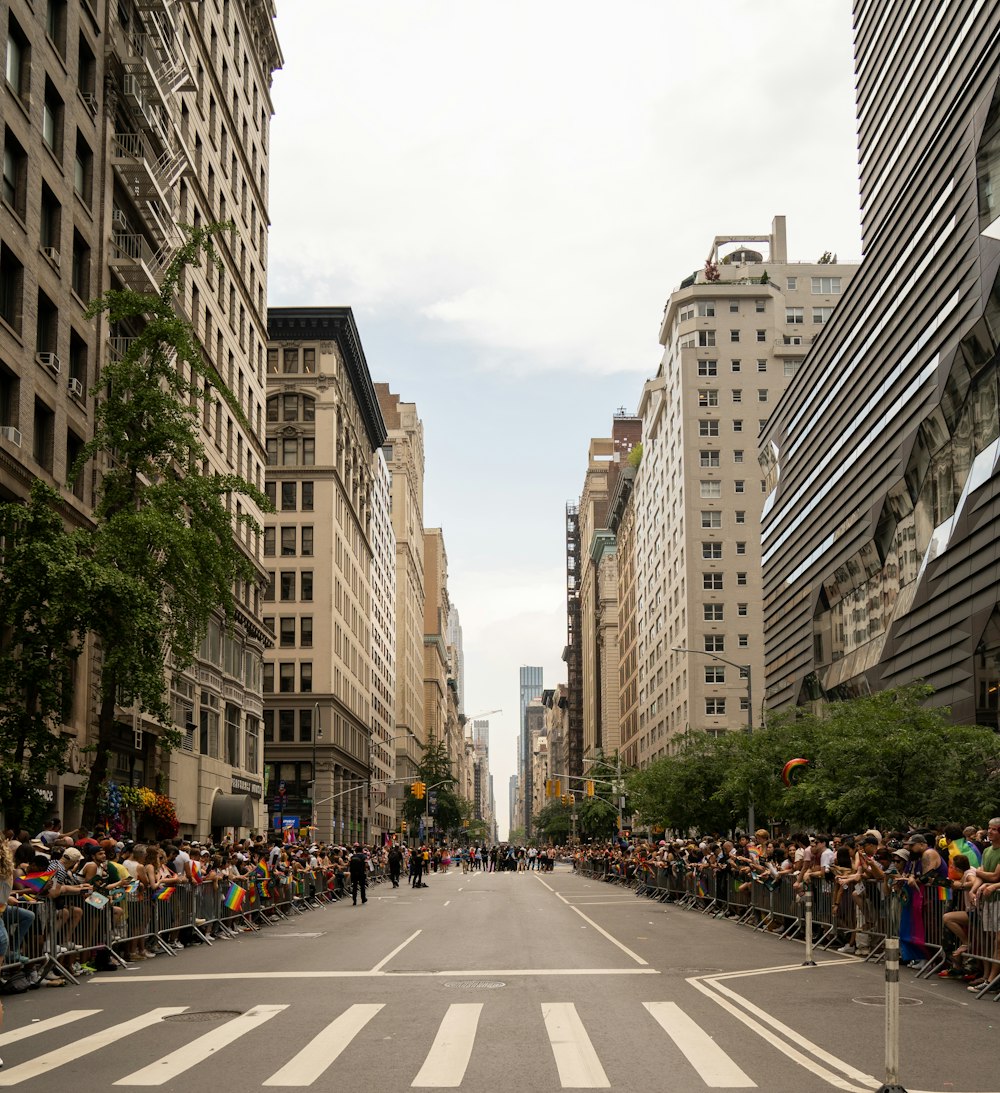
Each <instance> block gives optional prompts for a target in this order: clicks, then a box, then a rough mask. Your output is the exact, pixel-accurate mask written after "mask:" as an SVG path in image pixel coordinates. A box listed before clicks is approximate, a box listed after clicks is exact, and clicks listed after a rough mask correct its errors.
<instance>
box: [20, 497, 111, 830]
mask: <svg viewBox="0 0 1000 1093" xmlns="http://www.w3.org/2000/svg"><path fill="white" fill-rule="evenodd" d="M85 544H86V536H85V533H84V532H81V531H72V530H69V529H68V528H67V527H66V525H65V523H64V521H63V518H62V516H61V515H60V498H59V494H58V493H57V492H56V491H55V490H54V489H52V488H51V486H48V485H45V484H44V483H42V482H40V481H36V482H35V483H34V484H33V485H32V488H31V495H30V497H29V499H28V500H27V501H23V502H22V501H9V502H6V503H3V504H0V635H2V638H0V800H2V801H3V803H4V815H5V819H6V823H7V824H8V825H9V826H11V827H13V828H14V829H15V830H17V829H18V828H20V827H31V828H32V829H34V825H36V824H37V823H39V822H40V821H41V819H42V813H43V812H44V811H45V810H49V811H51V806H50V805H48V804H47V802H46V801H45V799H44V797H43V795H42V793H41V788H42V787H43V786H45V785H46V784H47V783H48V781H49V775H50V774H60V773H62V772H63V771H64V770H65V769H66V748H67V741H66V738H65V737H64V736H63V735H62V734H61V733H60V731H59V727H60V725H62V724H65V723H66V722H68V721H69V719H70V715H71V704H72V700H73V690H74V688H73V684H74V680H75V674H76V667H77V660H78V658H79V656H80V654H81V652H82V651H83V648H84V640H85V637H86V633H87V629H88V611H89V608H90V603H91V600H92V597H93V596H94V594H95V593H96V592H97V591H98V585H97V580H96V578H97V574H96V572H95V566H94V565H93V563H92V562H91V560H90V559H89V557H88V555H87V552H86V550H85Z"/></svg>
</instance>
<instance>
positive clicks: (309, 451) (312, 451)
mask: <svg viewBox="0 0 1000 1093" xmlns="http://www.w3.org/2000/svg"><path fill="white" fill-rule="evenodd" d="M315 463H316V438H315V437H311V436H304V437H303V438H302V466H303V467H312V466H314V465H315Z"/></svg>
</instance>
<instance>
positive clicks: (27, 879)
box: [19, 869, 56, 893]
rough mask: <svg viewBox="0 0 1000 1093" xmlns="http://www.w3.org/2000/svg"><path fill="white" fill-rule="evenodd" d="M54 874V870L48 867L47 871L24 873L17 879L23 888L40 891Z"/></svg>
mask: <svg viewBox="0 0 1000 1093" xmlns="http://www.w3.org/2000/svg"><path fill="white" fill-rule="evenodd" d="M55 875H56V871H55V870H54V869H50V870H49V871H48V872H47V873H25V874H24V876H23V877H20V878H19V879H20V881H21V883H22V884H23V885H24V887H25V888H28V889H30V890H31V891H32V892H36V893H40V892H41V891H42V890H43V889H44V888H45V886H46V885H47V884H48V883H49V881H50V880H52V878H53V877H54V876H55Z"/></svg>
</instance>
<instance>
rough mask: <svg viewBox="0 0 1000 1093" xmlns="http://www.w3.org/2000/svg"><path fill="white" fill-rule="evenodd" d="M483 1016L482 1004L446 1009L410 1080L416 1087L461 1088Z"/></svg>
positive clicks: (462, 1004) (468, 1004)
mask: <svg viewBox="0 0 1000 1093" xmlns="http://www.w3.org/2000/svg"><path fill="white" fill-rule="evenodd" d="M482 1012H483V1004H482V1002H456V1003H454V1004H453V1005H450V1006H449V1007H448V1011H447V1012H446V1013H445V1015H444V1018H443V1019H442V1021H441V1024H440V1026H439V1028H438V1031H437V1036H435V1037H434V1043H433V1044H431V1049H430V1051H429V1052H428V1053H427V1058H426V1059H425V1060H424V1065H423V1066H422V1067H421V1068H420V1073H419V1074H418V1075H417V1076H416V1077H415V1078H414V1079H413V1085H414V1086H415V1087H417V1088H423V1089H427V1088H432V1089H455V1088H457V1087H458V1086H460V1085H461V1084H462V1079H463V1078H464V1077H465V1068H466V1067H467V1066H468V1065H469V1059H470V1058H471V1056H472V1046H473V1044H474V1043H475V1042H476V1029H477V1028H478V1027H479V1015H480V1014H481V1013H482Z"/></svg>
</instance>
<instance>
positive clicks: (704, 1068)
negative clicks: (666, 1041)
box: [643, 1002, 757, 1089]
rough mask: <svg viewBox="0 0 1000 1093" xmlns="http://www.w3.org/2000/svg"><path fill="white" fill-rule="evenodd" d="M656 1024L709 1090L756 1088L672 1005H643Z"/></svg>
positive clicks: (665, 1003)
mask: <svg viewBox="0 0 1000 1093" xmlns="http://www.w3.org/2000/svg"><path fill="white" fill-rule="evenodd" d="M643 1006H645V1007H646V1009H647V1010H649V1012H650V1013H651V1014H652V1016H653V1018H654V1019H655V1020H656V1023H657V1024H658V1025H659V1026H660V1028H662V1029H663V1031H664V1032H665V1033H666V1034H667V1035H668V1036H669V1037H670V1039H671V1040H673V1042H674V1043H675V1044H676V1045H677V1047H678V1048H679V1049H680V1051H681V1054H682V1055H683V1056H684V1058H685V1059H687V1061H688V1062H689V1063H690V1064H691V1065H692V1066H693V1067H694V1068H695V1070H697V1071H698V1076H699V1077H700V1078H701V1080H702V1081H703V1082H704V1083H705V1085H707V1086H709V1087H710V1088H712V1089H756V1088H757V1083H756V1082H755V1081H753V1079H752V1078H750V1077H748V1076H747V1074H746V1073H744V1071H742V1070H741V1069H740V1068H739V1067H738V1066H737V1065H736V1064H735V1063H734V1062H733V1060H732V1059H730V1058H729V1056H728V1055H727V1054H726V1053H725V1052H724V1051H723V1050H722V1048H721V1047H719V1045H718V1044H717V1043H716V1042H715V1041H714V1040H713V1039H712V1037H711V1036H709V1035H708V1033H707V1032H705V1030H704V1029H702V1028H700V1027H699V1026H698V1025H697V1024H696V1023H695V1022H694V1021H693V1020H692V1019H691V1018H690V1017H689V1016H688V1015H687V1014H686V1013H685V1012H684V1011H683V1010H682V1009H681V1008H680V1006H678V1005H677V1003H676V1002H643Z"/></svg>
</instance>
